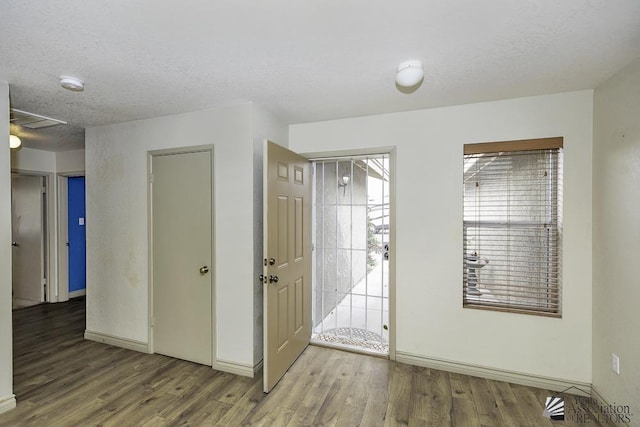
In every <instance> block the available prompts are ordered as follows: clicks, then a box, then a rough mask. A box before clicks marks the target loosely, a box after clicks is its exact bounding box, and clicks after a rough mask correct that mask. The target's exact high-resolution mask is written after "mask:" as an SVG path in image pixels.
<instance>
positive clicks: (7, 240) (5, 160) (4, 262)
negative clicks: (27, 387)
mask: <svg viewBox="0 0 640 427" xmlns="http://www.w3.org/2000/svg"><path fill="white" fill-rule="evenodd" d="M0 201H1V202H0V413H2V412H4V411H6V410H9V409H11V408H13V407H14V406H15V400H14V396H13V391H12V390H13V347H12V345H13V340H12V329H11V324H12V321H11V163H10V159H9V85H8V84H7V83H6V82H2V81H0Z"/></svg>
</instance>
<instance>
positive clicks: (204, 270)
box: [200, 265, 209, 274]
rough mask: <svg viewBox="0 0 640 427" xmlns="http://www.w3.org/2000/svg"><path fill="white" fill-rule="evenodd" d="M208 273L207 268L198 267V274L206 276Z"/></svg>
mask: <svg viewBox="0 0 640 427" xmlns="http://www.w3.org/2000/svg"><path fill="white" fill-rule="evenodd" d="M208 272H209V267H207V266H206V265H204V266H202V267H200V274H207V273H208Z"/></svg>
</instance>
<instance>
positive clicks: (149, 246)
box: [147, 145, 218, 368]
mask: <svg viewBox="0 0 640 427" xmlns="http://www.w3.org/2000/svg"><path fill="white" fill-rule="evenodd" d="M213 148H214V146H213V145H197V146H189V147H176V148H167V149H162V150H151V151H147V254H148V260H149V265H148V269H149V270H148V274H149V281H148V283H149V288H148V289H149V290H148V294H149V298H148V303H147V304H148V318H147V336H148V340H149V344H148V352H149V353H154V352H155V351H154V346H153V203H152V202H153V199H152V191H153V189H152V187H151V170H152V169H151V166H152V164H153V158H154V157H155V156H161V155H169V154H187V153H197V152H203V151H204V152H209V154H210V157H211V193H212V194H211V271H212V273H213V274H212V275H211V331H212V333H213V337H212V339H211V347H212V348H211V363H212V367H213V368H215V367H216V363H217V353H216V340H217V337H218V330H217V329H216V325H217V310H216V300H217V298H216V275H217V271H218V269H217V265H216V254H215V244H214V242H215V206H216V201H215V186H214V182H215V179H214V175H215V169H214V165H215V158H214V150H213Z"/></svg>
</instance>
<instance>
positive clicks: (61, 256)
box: [56, 171, 85, 302]
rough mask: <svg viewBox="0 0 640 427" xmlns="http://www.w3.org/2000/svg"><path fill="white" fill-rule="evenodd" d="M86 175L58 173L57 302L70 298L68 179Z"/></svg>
mask: <svg viewBox="0 0 640 427" xmlns="http://www.w3.org/2000/svg"><path fill="white" fill-rule="evenodd" d="M83 176H85V173H84V171H78V172H65V173H58V174H56V185H57V189H58V192H57V194H58V197H57V201H58V239H57V242H58V245H57V246H58V250H57V254H58V257H57V263H58V287H57V291H58V293H57V299H56V301H57V302H62V301H68V300H69V247H68V246H67V242H68V241H69V223H68V221H69V203H68V199H67V197H68V180H69V178H77V177H83Z"/></svg>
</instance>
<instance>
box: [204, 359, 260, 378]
mask: <svg viewBox="0 0 640 427" xmlns="http://www.w3.org/2000/svg"><path fill="white" fill-rule="evenodd" d="M213 369H217V370H218V371H223V372H229V373H230V374H235V375H240V376H243V377H249V378H253V377H255V375H256V374H257V373H258V371H260V369H262V360H261V361H260V362H258V363H257V364H256V365H255V366H254V365H250V364H248V363H236V362H229V361H228V360H221V359H217V360H216V361H215V362H214V365H213Z"/></svg>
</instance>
